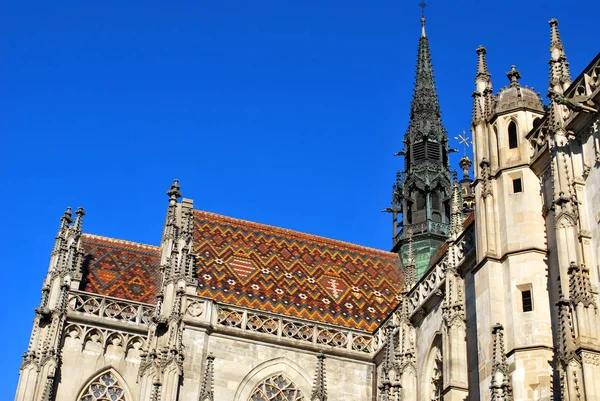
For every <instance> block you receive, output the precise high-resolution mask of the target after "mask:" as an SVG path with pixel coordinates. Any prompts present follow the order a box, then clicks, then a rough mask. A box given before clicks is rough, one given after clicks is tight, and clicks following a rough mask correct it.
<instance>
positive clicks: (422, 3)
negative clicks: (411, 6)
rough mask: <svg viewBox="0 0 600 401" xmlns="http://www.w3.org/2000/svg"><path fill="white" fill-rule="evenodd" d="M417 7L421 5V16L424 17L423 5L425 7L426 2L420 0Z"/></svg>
mask: <svg viewBox="0 0 600 401" xmlns="http://www.w3.org/2000/svg"><path fill="white" fill-rule="evenodd" d="M419 7H421V17H423V18H425V7H427V3H425V2H424V1H422V2H421V3H420V4H419Z"/></svg>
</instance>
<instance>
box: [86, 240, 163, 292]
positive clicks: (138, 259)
mask: <svg viewBox="0 0 600 401" xmlns="http://www.w3.org/2000/svg"><path fill="white" fill-rule="evenodd" d="M82 247H83V251H84V252H85V259H84V260H85V266H84V271H85V272H86V276H85V279H84V290H85V291H89V292H93V293H96V294H101V295H108V296H112V297H117V298H123V299H128V300H131V301H137V302H145V303H154V302H155V296H156V290H157V287H158V279H159V271H160V269H159V266H160V248H159V247H157V246H152V245H144V244H138V243H135V242H130V241H124V240H118V239H113V238H107V237H101V236H97V235H91V234H83V236H82Z"/></svg>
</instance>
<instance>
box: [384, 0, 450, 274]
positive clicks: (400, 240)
mask: <svg viewBox="0 0 600 401" xmlns="http://www.w3.org/2000/svg"><path fill="white" fill-rule="evenodd" d="M421 7H423V10H424V8H425V3H421ZM403 142H404V150H403V151H401V152H398V153H397V154H398V155H402V156H404V171H403V172H402V177H401V180H397V182H399V183H400V185H398V183H397V184H396V187H395V191H394V199H393V200H392V205H393V206H396V205H398V207H395V208H392V209H397V213H394V214H393V215H394V216H395V217H396V218H395V219H394V227H397V228H396V230H395V233H394V239H393V251H394V252H399V253H400V254H401V256H402V260H403V263H404V265H406V264H407V258H408V255H407V253H408V242H409V235H408V232H409V229H410V232H411V233H412V238H413V241H414V259H415V265H416V270H417V280H418V279H419V278H420V277H421V276H422V275H423V273H424V272H425V270H426V269H427V267H428V266H429V263H430V261H431V258H432V257H433V255H435V253H436V252H437V250H438V248H439V247H440V246H441V244H442V243H443V242H444V241H445V240H446V238H447V237H448V233H449V229H450V197H451V192H452V182H451V173H450V169H449V164H448V151H449V149H448V134H447V132H446V129H445V128H444V126H443V125H442V119H441V112H440V105H439V100H438V96H437V93H436V90H435V83H434V79H433V67H432V63H431V52H430V50H429V38H428V37H427V33H426V30H425V15H424V13H423V15H422V17H421V37H420V38H419V49H418V53H417V72H416V78H415V86H414V93H413V98H412V103H411V108H410V122H409V125H408V129H407V130H406V133H405V134H404V140H403ZM399 215H401V216H402V217H401V221H398V223H399V224H397V225H396V222H397V220H398V219H400V216H399Z"/></svg>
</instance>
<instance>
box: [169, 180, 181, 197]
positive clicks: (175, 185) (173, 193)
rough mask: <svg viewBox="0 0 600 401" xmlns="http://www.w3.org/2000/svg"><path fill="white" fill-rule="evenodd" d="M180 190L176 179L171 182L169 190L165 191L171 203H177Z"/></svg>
mask: <svg viewBox="0 0 600 401" xmlns="http://www.w3.org/2000/svg"><path fill="white" fill-rule="evenodd" d="M180 188H181V187H180V186H179V180H178V179H177V178H176V179H175V180H173V184H172V185H171V188H170V189H169V190H168V191H167V195H169V200H170V201H171V202H172V203H177V199H178V198H181V192H179V189H180Z"/></svg>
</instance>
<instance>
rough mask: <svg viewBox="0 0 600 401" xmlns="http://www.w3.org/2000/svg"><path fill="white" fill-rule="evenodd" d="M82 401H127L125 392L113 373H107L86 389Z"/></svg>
mask: <svg viewBox="0 0 600 401" xmlns="http://www.w3.org/2000/svg"><path fill="white" fill-rule="evenodd" d="M79 400H80V401H125V390H124V389H123V387H122V386H121V385H120V384H119V381H118V380H117V378H116V377H115V375H113V374H112V372H105V373H103V374H101V375H100V376H98V377H97V378H96V379H94V380H93V381H92V382H91V383H90V384H89V385H88V386H87V388H86V389H85V391H84V392H83V395H82V396H81V397H80V398H79Z"/></svg>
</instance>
